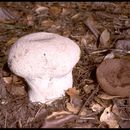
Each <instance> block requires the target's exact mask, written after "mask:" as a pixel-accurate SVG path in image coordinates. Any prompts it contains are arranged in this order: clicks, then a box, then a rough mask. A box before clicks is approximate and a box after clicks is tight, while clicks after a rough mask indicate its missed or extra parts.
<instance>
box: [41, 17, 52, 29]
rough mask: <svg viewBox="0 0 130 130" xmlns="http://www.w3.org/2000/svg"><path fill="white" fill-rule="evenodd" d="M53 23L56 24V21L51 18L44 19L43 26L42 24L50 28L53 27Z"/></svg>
mask: <svg viewBox="0 0 130 130" xmlns="http://www.w3.org/2000/svg"><path fill="white" fill-rule="evenodd" d="M52 25H54V22H53V21H52V20H50V19H48V20H44V21H42V22H41V26H42V27H47V28H49V27H51V26H52Z"/></svg>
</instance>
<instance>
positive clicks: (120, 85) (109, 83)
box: [96, 58, 130, 97]
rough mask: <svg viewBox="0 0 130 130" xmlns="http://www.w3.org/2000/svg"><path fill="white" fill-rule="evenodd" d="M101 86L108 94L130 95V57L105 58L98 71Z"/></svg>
mask: <svg viewBox="0 0 130 130" xmlns="http://www.w3.org/2000/svg"><path fill="white" fill-rule="evenodd" d="M96 76H97V81H98V83H99V85H100V87H101V88H102V89H103V90H104V91H105V92H106V93H108V94H110V95H115V96H121V97H128V96H130V59H123V58H121V59H107V60H104V61H103V62H102V63H101V64H100V65H99V66H98V68H97V71H96Z"/></svg>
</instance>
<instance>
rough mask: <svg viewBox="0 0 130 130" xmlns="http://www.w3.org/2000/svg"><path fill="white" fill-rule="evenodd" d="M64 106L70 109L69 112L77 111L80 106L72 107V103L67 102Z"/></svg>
mask: <svg viewBox="0 0 130 130" xmlns="http://www.w3.org/2000/svg"><path fill="white" fill-rule="evenodd" d="M66 108H67V109H68V110H69V111H70V112H73V113H74V114H76V113H78V111H79V109H80V107H74V105H73V104H71V103H67V104H66Z"/></svg>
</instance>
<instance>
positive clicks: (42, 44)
mask: <svg viewBox="0 0 130 130" xmlns="http://www.w3.org/2000/svg"><path fill="white" fill-rule="evenodd" d="M79 59H80V48H79V46H78V45H77V44H76V43H75V42H74V41H72V40H71V39H69V38H66V37H63V36H60V35H58V34H53V33H47V32H37V33H32V34H28V35H26V36H23V37H21V38H20V39H18V40H17V41H16V43H15V44H13V45H12V47H11V48H10V51H9V55H8V66H9V68H10V70H11V71H12V72H13V73H15V74H16V75H18V76H20V77H23V78H24V79H25V80H26V81H27V83H28V84H29V86H30V89H29V99H30V100H31V101H32V102H41V103H51V102H52V101H54V100H56V99H58V98H60V97H62V96H64V95H65V90H67V89H68V88H71V87H72V86H73V77H72V70H73V67H74V66H75V65H76V63H77V62H78V61H79Z"/></svg>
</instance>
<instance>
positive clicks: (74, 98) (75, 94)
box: [66, 87, 82, 108]
mask: <svg viewBox="0 0 130 130" xmlns="http://www.w3.org/2000/svg"><path fill="white" fill-rule="evenodd" d="M66 93H67V94H68V95H69V96H70V103H71V105H73V106H74V107H76V108H79V107H80V106H81V105H82V100H81V97H80V96H79V93H80V92H79V90H77V89H76V88H75V87H73V88H69V89H68V90H67V91H66Z"/></svg>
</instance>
